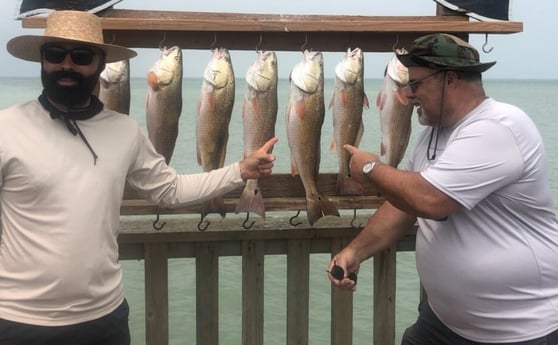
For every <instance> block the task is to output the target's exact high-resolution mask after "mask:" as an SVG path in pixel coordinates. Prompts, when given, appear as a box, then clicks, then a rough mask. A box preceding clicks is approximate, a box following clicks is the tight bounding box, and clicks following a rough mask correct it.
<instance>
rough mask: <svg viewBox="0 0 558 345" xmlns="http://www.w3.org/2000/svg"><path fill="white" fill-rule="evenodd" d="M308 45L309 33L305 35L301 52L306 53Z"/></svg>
mask: <svg viewBox="0 0 558 345" xmlns="http://www.w3.org/2000/svg"><path fill="white" fill-rule="evenodd" d="M307 45H308V33H305V34H304V43H303V44H302V47H300V50H301V51H302V52H304V48H306V46H307Z"/></svg>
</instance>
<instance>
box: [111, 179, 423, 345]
mask: <svg viewBox="0 0 558 345" xmlns="http://www.w3.org/2000/svg"><path fill="white" fill-rule="evenodd" d="M335 181H336V175H335V174H325V175H320V180H319V186H320V189H321V190H322V192H323V193H324V194H325V195H334V191H335ZM260 186H261V189H262V194H263V195H264V197H265V203H266V209H267V210H268V211H270V212H274V211H296V210H305V199H304V197H303V194H304V188H302V185H301V183H300V179H299V178H298V177H292V176H290V175H273V176H270V177H268V178H265V179H263V180H262V181H261V183H260ZM239 192H240V191H235V192H233V193H230V194H228V195H226V198H225V202H226V205H227V209H228V210H230V211H231V212H232V210H233V209H234V206H235V204H236V200H238V195H239ZM278 195H282V197H278ZM331 200H333V201H335V203H336V204H337V205H338V207H339V208H340V209H355V210H356V209H361V208H366V209H373V208H377V207H378V206H379V205H380V204H381V203H382V202H383V200H382V198H381V197H378V196H376V192H375V191H374V189H373V187H372V186H370V187H369V189H368V190H367V193H366V195H365V196H360V197H356V198H355V197H341V196H333V197H331ZM197 212H199V206H194V207H188V208H183V209H176V210H168V209H159V208H157V207H156V206H154V205H150V204H148V203H147V202H145V201H140V200H125V201H124V205H123V207H122V214H123V217H122V234H121V235H120V238H119V242H120V259H121V260H128V259H134V260H137V259H142V260H144V263H145V305H146V314H145V315H146V344H147V345H166V344H168V343H169V317H168V313H169V300H168V296H169V291H168V289H169V286H168V260H169V259H170V258H195V262H196V263H195V265H196V305H197V308H196V313H197V315H196V320H197V324H196V329H197V332H196V334H197V335H198V336H197V345H217V344H219V339H218V334H219V332H218V331H219V322H218V318H219V300H218V274H219V268H218V261H219V257H223V256H240V257H242V296H243V297H246V298H243V300H242V344H243V345H261V344H263V338H264V334H263V330H264V327H263V326H264V325H263V320H264V318H263V313H264V298H265V296H264V293H263V291H264V289H263V283H264V279H263V277H264V272H265V264H264V261H265V260H264V259H265V256H266V255H276V254H284V255H286V257H287V330H286V332H287V337H286V338H287V345H295V344H296V345H302V344H308V337H309V296H310V290H309V267H310V256H311V255H313V254H317V253H330V254H332V255H333V254H335V253H337V252H338V251H339V250H341V249H342V248H343V247H344V246H345V245H346V244H347V243H348V242H349V241H350V240H351V239H352V238H353V237H354V236H356V235H357V234H358V232H359V231H360V228H359V227H358V226H356V227H355V226H353V225H354V224H363V223H365V222H366V218H367V217H368V216H369V214H370V212H367V215H361V216H358V217H356V218H355V219H353V216H352V215H350V213H351V212H348V213H349V215H347V214H345V215H343V216H342V217H339V218H338V217H328V218H327V219H322V220H320V221H318V222H317V223H316V224H315V226H314V227H311V226H310V225H309V224H308V222H307V221H306V220H305V212H303V213H301V215H300V216H299V219H298V220H300V221H301V223H302V224H300V225H298V226H293V225H291V223H290V221H289V216H284V217H273V219H270V218H269V217H268V220H266V221H265V222H264V221H258V222H256V224H255V226H254V228H253V229H249V230H246V229H244V228H243V226H242V223H243V221H242V220H243V217H240V218H239V217H229V218H231V219H227V218H225V220H219V221H217V222H213V223H212V224H210V226H209V228H208V229H207V230H206V231H199V230H198V229H197V226H198V223H199V222H200V218H199V217H196V216H195V215H194V214H195V213H197ZM355 212H356V211H355ZM283 213H284V212H283ZM345 213H347V212H345ZM146 214H151V215H153V217H155V214H159V215H161V219H160V220H159V222H162V221H165V222H166V224H165V226H164V227H163V229H162V230H160V231H157V230H154V229H153V227H152V222H153V221H154V220H155V218H153V219H147V220H146V219H144V218H143V217H141V218H142V219H134V217H128V216H131V215H146ZM166 214H183V216H181V217H166V218H167V219H165V215H166ZM208 217H209V216H208ZM352 224H353V225H352ZM397 250H414V229H409V236H407V237H405V238H404V239H403V240H402V241H400V242H399V244H398V246H397V248H392V249H390V250H388V251H386V252H385V253H382V254H381V255H378V256H377V257H375V258H374V283H373V284H374V287H373V288H374V301H370V305H371V308H372V305H373V306H374V344H376V345H380V344H381V345H390V344H394V340H395V265H396V261H395V253H396V251H397ZM417 293H418V292H417ZM248 296H249V298H247V297H248ZM352 298H353V297H352V294H351V293H350V292H346V291H342V290H340V289H337V288H333V287H332V290H331V344H332V345H341V344H342V345H351V344H352V334H353V317H352V314H353V304H352Z"/></svg>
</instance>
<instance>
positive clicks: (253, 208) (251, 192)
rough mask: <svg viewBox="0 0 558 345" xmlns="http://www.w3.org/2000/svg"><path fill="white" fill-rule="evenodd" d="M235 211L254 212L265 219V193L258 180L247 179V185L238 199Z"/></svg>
mask: <svg viewBox="0 0 558 345" xmlns="http://www.w3.org/2000/svg"><path fill="white" fill-rule="evenodd" d="M252 181H253V182H252ZM235 212H236V213H240V212H254V213H255V214H257V215H258V216H260V217H262V218H263V219H265V206H264V201H263V195H262V193H261V191H260V188H259V186H258V181H257V180H248V181H247V183H246V186H245V187H244V190H243V191H242V194H241V195H240V199H239V200H238V204H237V205H236V209H235Z"/></svg>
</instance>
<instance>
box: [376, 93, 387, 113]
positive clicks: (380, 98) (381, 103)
mask: <svg viewBox="0 0 558 345" xmlns="http://www.w3.org/2000/svg"><path fill="white" fill-rule="evenodd" d="M385 101H386V98H385V95H384V93H383V92H382V91H380V92H378V96H377V97H376V106H377V107H378V108H379V109H380V110H382V109H383V108H384V103H385Z"/></svg>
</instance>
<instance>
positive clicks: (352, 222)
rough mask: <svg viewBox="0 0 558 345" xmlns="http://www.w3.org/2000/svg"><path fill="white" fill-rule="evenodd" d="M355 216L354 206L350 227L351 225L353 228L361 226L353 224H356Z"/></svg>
mask: <svg viewBox="0 0 558 345" xmlns="http://www.w3.org/2000/svg"><path fill="white" fill-rule="evenodd" d="M356 218H357V216H356V208H354V209H353V219H351V227H353V228H360V227H361V226H362V224H358V225H355V224H356Z"/></svg>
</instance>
